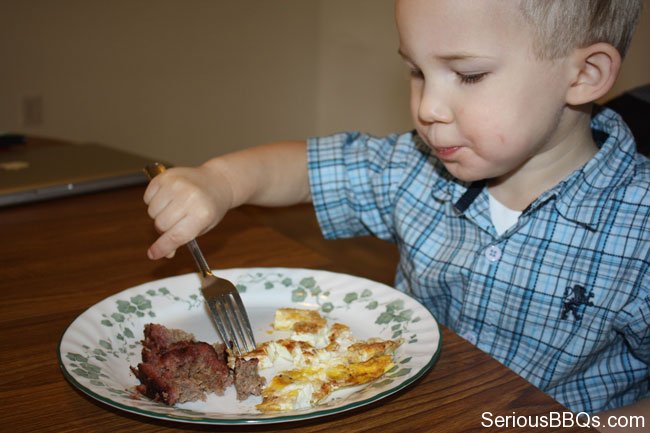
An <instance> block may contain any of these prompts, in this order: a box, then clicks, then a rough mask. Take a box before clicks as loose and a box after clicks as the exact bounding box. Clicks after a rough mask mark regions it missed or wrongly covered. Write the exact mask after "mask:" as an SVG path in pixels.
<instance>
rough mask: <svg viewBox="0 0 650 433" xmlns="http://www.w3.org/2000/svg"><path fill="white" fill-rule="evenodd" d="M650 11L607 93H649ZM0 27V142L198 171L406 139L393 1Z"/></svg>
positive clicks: (64, 13)
mask: <svg viewBox="0 0 650 433" xmlns="http://www.w3.org/2000/svg"><path fill="white" fill-rule="evenodd" d="M648 3H650V0H646V4H648ZM648 9H650V6H648V7H647V8H646V11H645V13H644V16H643V19H642V23H641V26H640V29H639V31H638V33H637V35H636V36H635V39H634V41H633V44H632V47H631V50H630V53H629V56H628V59H627V60H626V64H625V65H624V68H623V70H622V71H621V80H620V81H619V84H617V86H616V87H615V88H614V89H613V91H612V93H611V94H617V93H619V92H621V91H623V90H624V89H628V88H630V87H634V86H637V85H640V84H644V83H648V82H650V65H649V62H650V56H649V55H648V51H649V47H650V10H648ZM0 16H2V17H3V24H2V26H0V58H2V59H3V61H2V64H1V65H0V131H22V132H26V133H30V134H37V135H46V136H54V137H59V138H66V139H72V140H76V141H96V142H102V143H106V144H109V145H112V146H115V147H119V148H123V149H129V150H131V151H133V152H136V153H140V154H143V155H149V156H153V157H158V158H161V159H165V160H168V161H171V162H173V163H175V164H196V163H199V162H201V161H203V160H205V159H207V158H209V157H210V156H213V155H217V154H221V153H224V152H227V151H231V150H234V149H238V148H242V147H246V146H251V145H254V144H257V143H262V142H267V141H272V140H278V139H285V138H286V139H293V138H304V137H307V136H310V135H315V134H325V133H331V132H335V131H339V130H345V129H359V130H364V131H368V132H371V133H375V134H383V133H387V132H389V131H395V130H405V129H408V128H410V124H411V122H410V119H409V114H408V86H407V81H406V72H405V69H404V67H403V66H402V64H401V61H400V59H399V57H398V56H397V54H396V51H397V38H396V32H395V27H394V22H393V0H273V1H270V0H111V1H100V0H57V1H50V0H0ZM33 97H41V98H42V102H43V122H42V124H41V125H36V126H31V125H26V124H25V123H24V115H23V108H24V107H23V105H24V100H25V98H28V99H29V98H33Z"/></svg>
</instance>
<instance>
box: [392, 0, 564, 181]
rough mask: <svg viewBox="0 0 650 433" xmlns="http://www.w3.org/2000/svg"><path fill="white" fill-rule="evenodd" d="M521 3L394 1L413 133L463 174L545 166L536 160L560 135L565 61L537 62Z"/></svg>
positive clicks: (493, 175)
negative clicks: (408, 85)
mask: <svg viewBox="0 0 650 433" xmlns="http://www.w3.org/2000/svg"><path fill="white" fill-rule="evenodd" d="M517 8H518V3H517V2H515V1H511V0H480V1H478V0H397V1H396V19H397V27H398V31H399V36H400V54H401V55H402V56H403V57H404V60H405V61H406V63H407V64H408V66H409V68H410V69H411V111H412V116H413V119H414V121H415V124H416V128H417V131H418V133H419V134H420V136H421V137H422V139H424V141H425V142H426V143H427V144H428V145H429V146H431V148H432V149H434V152H435V154H436V155H437V156H438V157H439V159H440V160H442V162H443V163H444V164H445V166H446V167H447V169H448V170H449V171H450V173H451V174H453V175H454V176H456V177H457V178H459V179H461V180H465V181H473V180H478V179H500V178H502V179H507V178H508V177H509V176H510V175H512V174H513V173H517V172H522V170H523V171H525V170H539V169H540V168H541V169H543V168H544V167H541V166H542V165H543V164H542V163H546V164H548V162H549V161H544V157H542V158H536V157H537V156H539V155H542V154H544V153H545V152H546V151H548V150H550V149H552V148H554V147H556V146H557V145H558V144H559V143H561V142H562V141H563V138H564V137H563V136H562V133H561V132H559V131H560V130H558V126H559V124H560V123H561V122H560V119H561V114H562V110H563V109H564V106H565V95H566V91H567V89H568V85H569V84H570V83H569V80H567V79H566V78H567V77H568V74H567V61H566V59H560V60H556V61H545V60H537V59H535V57H534V55H533V53H532V33H530V32H529V29H528V28H527V26H526V22H525V21H524V18H523V17H522V16H521V15H520V12H519V11H518V9H517ZM551 153H552V152H551ZM546 159H548V158H546Z"/></svg>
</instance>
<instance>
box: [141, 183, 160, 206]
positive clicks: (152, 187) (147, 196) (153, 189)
mask: <svg viewBox="0 0 650 433" xmlns="http://www.w3.org/2000/svg"><path fill="white" fill-rule="evenodd" d="M159 189H160V185H158V182H154V180H153V179H152V180H151V182H149V185H147V189H145V190H144V195H143V196H142V199H143V200H144V202H145V203H146V204H149V203H150V202H151V200H152V199H153V198H154V196H155V195H156V193H157V192H158V190H159Z"/></svg>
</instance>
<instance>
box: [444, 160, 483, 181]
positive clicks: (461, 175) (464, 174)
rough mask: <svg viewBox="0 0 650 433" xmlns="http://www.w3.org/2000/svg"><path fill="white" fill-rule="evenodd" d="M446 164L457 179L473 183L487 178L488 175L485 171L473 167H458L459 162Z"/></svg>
mask: <svg viewBox="0 0 650 433" xmlns="http://www.w3.org/2000/svg"><path fill="white" fill-rule="evenodd" d="M443 164H444V163H443ZM444 166H445V168H446V169H447V171H448V172H449V174H451V175H452V176H453V177H454V178H455V179H457V180H460V181H462V182H467V183H471V182H476V181H479V180H485V179H486V176H484V175H483V173H480V172H478V171H475V170H471V169H465V168H461V167H458V164H444Z"/></svg>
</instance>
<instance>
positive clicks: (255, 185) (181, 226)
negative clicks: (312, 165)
mask: <svg viewBox="0 0 650 433" xmlns="http://www.w3.org/2000/svg"><path fill="white" fill-rule="evenodd" d="M310 200H311V194H310V190H309V179H308V174H307V145H306V143H305V142H304V141H301V142H279V143H272V144H267V145H262V146H257V147H253V148H250V149H245V150H242V151H239V152H234V153H231V154H227V155H224V156H220V157H217V158H214V159H211V160H209V161H207V162H206V163H204V164H203V165H201V166H199V167H196V168H171V169H169V170H168V171H166V172H165V173H162V174H161V175H159V176H156V177H155V178H154V179H153V180H152V181H151V182H150V184H149V186H148V187H147V190H146V191H145V194H144V201H145V203H147V204H148V206H149V207H148V212H149V215H150V216H151V218H153V219H154V222H155V226H156V229H157V230H158V231H159V232H160V233H161V236H160V237H159V238H158V239H157V240H156V242H154V243H153V244H152V245H151V247H150V248H149V251H148V252H147V255H148V256H149V258H151V259H158V258H161V257H165V256H167V257H171V256H172V255H173V254H174V251H175V250H176V249H177V248H178V247H179V246H181V245H183V244H185V243H187V242H189V241H190V240H192V239H194V238H195V237H196V236H198V235H200V234H202V233H205V232H206V231H208V230H210V229H211V228H213V227H214V226H215V225H216V224H217V223H218V222H219V221H221V219H222V218H223V216H224V214H225V213H226V212H227V211H228V210H230V209H232V208H234V207H237V206H240V205H242V204H256V205H262V206H285V205H291V204H296V203H301V202H309V201H310Z"/></svg>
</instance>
